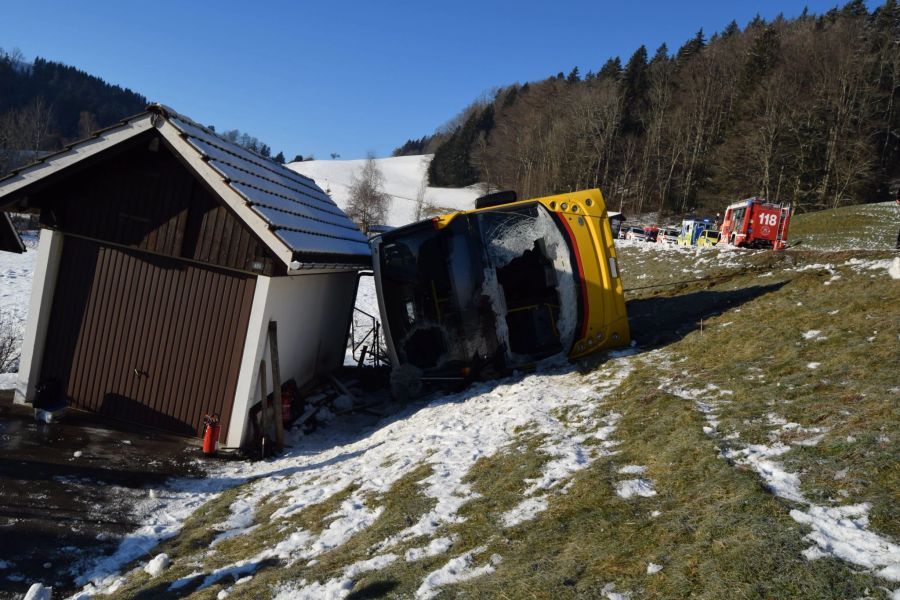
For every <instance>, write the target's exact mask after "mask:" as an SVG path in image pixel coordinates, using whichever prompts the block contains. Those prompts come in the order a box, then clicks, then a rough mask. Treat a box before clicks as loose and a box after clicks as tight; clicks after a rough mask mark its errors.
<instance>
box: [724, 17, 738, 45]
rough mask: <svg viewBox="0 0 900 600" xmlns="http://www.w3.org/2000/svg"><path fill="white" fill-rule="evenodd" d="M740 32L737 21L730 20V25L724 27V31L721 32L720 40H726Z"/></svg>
mask: <svg viewBox="0 0 900 600" xmlns="http://www.w3.org/2000/svg"><path fill="white" fill-rule="evenodd" d="M740 32H741V28H740V27H738V24H737V21H735V20H734V19H732V20H731V23H729V24H728V25H726V26H725V29H724V30H723V31H722V39H723V40H727V39H728V38H730V37H732V36H734V35H737V34H738V33H740Z"/></svg>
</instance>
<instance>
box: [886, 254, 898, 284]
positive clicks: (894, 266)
mask: <svg viewBox="0 0 900 600" xmlns="http://www.w3.org/2000/svg"><path fill="white" fill-rule="evenodd" d="M888 275H890V276H891V279H900V256H895V257H894V260H893V262H891V266H890V267H888Z"/></svg>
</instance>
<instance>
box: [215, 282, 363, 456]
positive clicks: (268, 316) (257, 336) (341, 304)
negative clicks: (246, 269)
mask: <svg viewBox="0 0 900 600" xmlns="http://www.w3.org/2000/svg"><path fill="white" fill-rule="evenodd" d="M356 277H357V275H356V273H355V272H342V273H322V274H314V275H294V276H290V277H258V278H257V283H256V291H255V293H254V298H253V307H252V309H251V313H250V323H249V325H248V333H247V340H246V342H245V345H244V354H243V358H242V361H241V371H240V375H239V376H238V385H237V390H236V394H235V402H234V409H233V411H232V415H231V422H230V425H229V428H228V434H227V437H226V439H225V445H226V446H228V447H237V446H240V445H241V443H242V442H243V441H244V439H245V436H247V435H248V434H249V433H250V427H249V424H248V416H249V413H250V408H251V407H252V406H253V405H254V404H256V403H257V402H259V401H260V399H261V397H260V391H259V381H258V378H259V361H261V360H265V361H266V385H267V391H268V392H269V393H271V391H272V376H271V373H272V359H271V357H270V356H269V340H268V328H269V321H272V320H274V321H277V322H278V358H279V365H280V367H281V380H282V383H283V382H285V381H287V380H289V379H291V378H293V379H295V380H296V381H297V385H301V386H302V385H303V384H304V383H306V382H308V381H310V380H311V379H313V378H314V377H315V376H316V375H324V374H326V373H328V372H330V371H332V370H334V369H336V368H337V367H339V366H340V365H341V363H342V361H343V359H344V343H345V340H346V335H347V327H348V325H349V322H350V321H349V320H350V314H351V311H352V310H353V305H354V302H355V300H356V297H355V296H356Z"/></svg>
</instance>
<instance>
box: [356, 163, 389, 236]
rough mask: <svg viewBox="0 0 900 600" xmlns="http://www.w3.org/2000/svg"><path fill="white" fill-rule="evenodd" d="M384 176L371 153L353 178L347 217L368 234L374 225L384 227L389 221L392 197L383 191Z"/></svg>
mask: <svg viewBox="0 0 900 600" xmlns="http://www.w3.org/2000/svg"><path fill="white" fill-rule="evenodd" d="M383 185H384V174H383V173H382V172H381V169H379V168H378V164H377V163H376V162H375V156H374V155H373V154H372V153H369V156H368V158H367V159H366V163H365V164H364V165H363V167H362V169H360V171H359V172H358V173H357V174H356V175H355V176H354V177H353V183H351V185H350V200H349V202H348V203H347V216H348V217H350V218H351V219H352V220H353V221H354V222H355V223H356V224H357V225H359V227H360V228H361V229H362V230H363V231H364V232H366V233H368V232H369V230H370V229H371V228H372V226H373V225H383V224H384V222H385V220H386V219H387V213H388V209H389V208H390V204H391V197H390V195H388V194H387V193H385V191H384V189H383Z"/></svg>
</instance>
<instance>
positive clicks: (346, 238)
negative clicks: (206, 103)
mask: <svg viewBox="0 0 900 600" xmlns="http://www.w3.org/2000/svg"><path fill="white" fill-rule="evenodd" d="M154 127H155V128H156V129H157V130H158V131H159V133H160V134H162V136H163V137H164V139H166V140H167V141H168V142H169V143H170V145H171V147H172V149H173V151H175V152H177V153H178V154H180V155H181V156H182V157H183V158H184V159H185V162H186V163H187V164H188V165H189V166H190V167H191V168H193V169H194V171H196V173H197V175H199V176H200V177H201V178H202V179H204V180H205V181H206V182H207V183H209V184H210V187H211V188H212V189H213V190H214V191H216V192H217V194H218V195H219V196H220V197H221V198H222V200H223V201H225V203H226V204H228V205H229V206H231V208H233V209H234V210H235V213H236V214H237V216H238V217H239V218H240V219H241V220H243V221H244V222H245V223H246V224H247V225H248V226H249V227H250V228H251V229H252V230H253V231H254V232H255V233H256V234H257V235H258V236H259V237H260V238H261V239H262V240H263V241H264V242H265V243H266V244H267V245H268V246H269V247H270V248H271V249H272V250H273V251H274V252H275V254H276V255H277V256H278V257H279V258H280V259H281V260H283V261H284V262H285V264H286V265H288V266H289V267H291V268H296V267H297V264H296V263H300V268H324V267H340V266H351V267H352V266H364V265H368V263H369V262H370V260H371V251H370V249H369V245H368V241H367V238H366V236H365V235H364V234H363V233H362V232H361V231H360V230H359V228H358V227H357V226H356V225H355V224H354V223H353V222H352V221H351V220H350V219H349V218H348V217H347V215H346V214H345V213H344V212H343V211H342V210H341V209H340V208H339V207H338V206H337V205H336V204H335V203H334V201H333V200H332V199H331V198H330V197H329V196H328V194H326V193H325V192H324V191H323V190H322V188H320V187H319V186H318V185H316V182H315V181H313V180H312V179H310V178H309V177H306V176H304V175H301V174H299V173H297V172H295V171H292V170H291V169H288V168H287V167H285V166H283V165H280V164H278V163H275V162H273V161H270V160H268V159H266V158H264V157H262V156H259V155H257V154H254V153H252V152H249V151H248V150H246V149H244V148H242V147H241V146H239V145H237V144H235V143H233V142H230V141H228V140H225V139H224V138H222V137H219V136H218V135H216V134H215V133H214V132H213V131H211V130H210V129H208V128H206V127H204V126H202V125H200V124H198V123H196V122H194V121H192V120H191V119H189V118H188V117H185V116H184V115H181V114H179V113H177V112H175V111H174V110H172V109H170V108H168V107H166V106H163V105H160V104H152V105H150V106H148V107H147V112H144V113H141V114H140V115H136V116H135V117H131V118H130V119H126V120H124V121H122V122H121V123H119V124H117V125H115V126H113V127H110V128H107V129H104V130H100V131H98V132H96V133H95V134H94V135H93V136H92V137H91V138H89V139H87V140H82V141H81V142H77V143H75V144H72V145H70V146H67V147H66V148H65V149H64V150H62V151H60V152H57V153H54V154H51V155H48V156H45V157H42V158H41V159H40V160H39V161H37V162H35V163H33V164H31V165H28V166H26V167H23V168H21V169H17V170H16V171H13V172H12V173H11V174H10V175H8V176H7V177H4V178H0V203H2V201H3V199H4V198H5V197H10V199H11V197H12V195H13V194H14V193H15V192H18V195H17V196H21V195H22V192H23V190H24V188H25V187H28V186H30V185H31V184H32V183H34V182H36V181H39V180H41V179H43V178H45V177H47V176H49V175H51V174H53V173H56V172H58V171H60V170H62V169H64V168H66V167H68V166H70V165H72V164H74V163H76V162H80V161H81V160H83V159H85V158H88V157H89V156H93V155H95V154H97V153H98V152H100V151H103V150H106V149H108V148H109V147H111V146H114V145H116V144H118V143H120V142H121V141H124V140H126V139H130V138H132V137H134V136H135V135H138V134H139V133H142V132H144V131H147V130H149V129H151V128H154ZM248 209H249V210H248ZM0 225H2V223H0Z"/></svg>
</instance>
